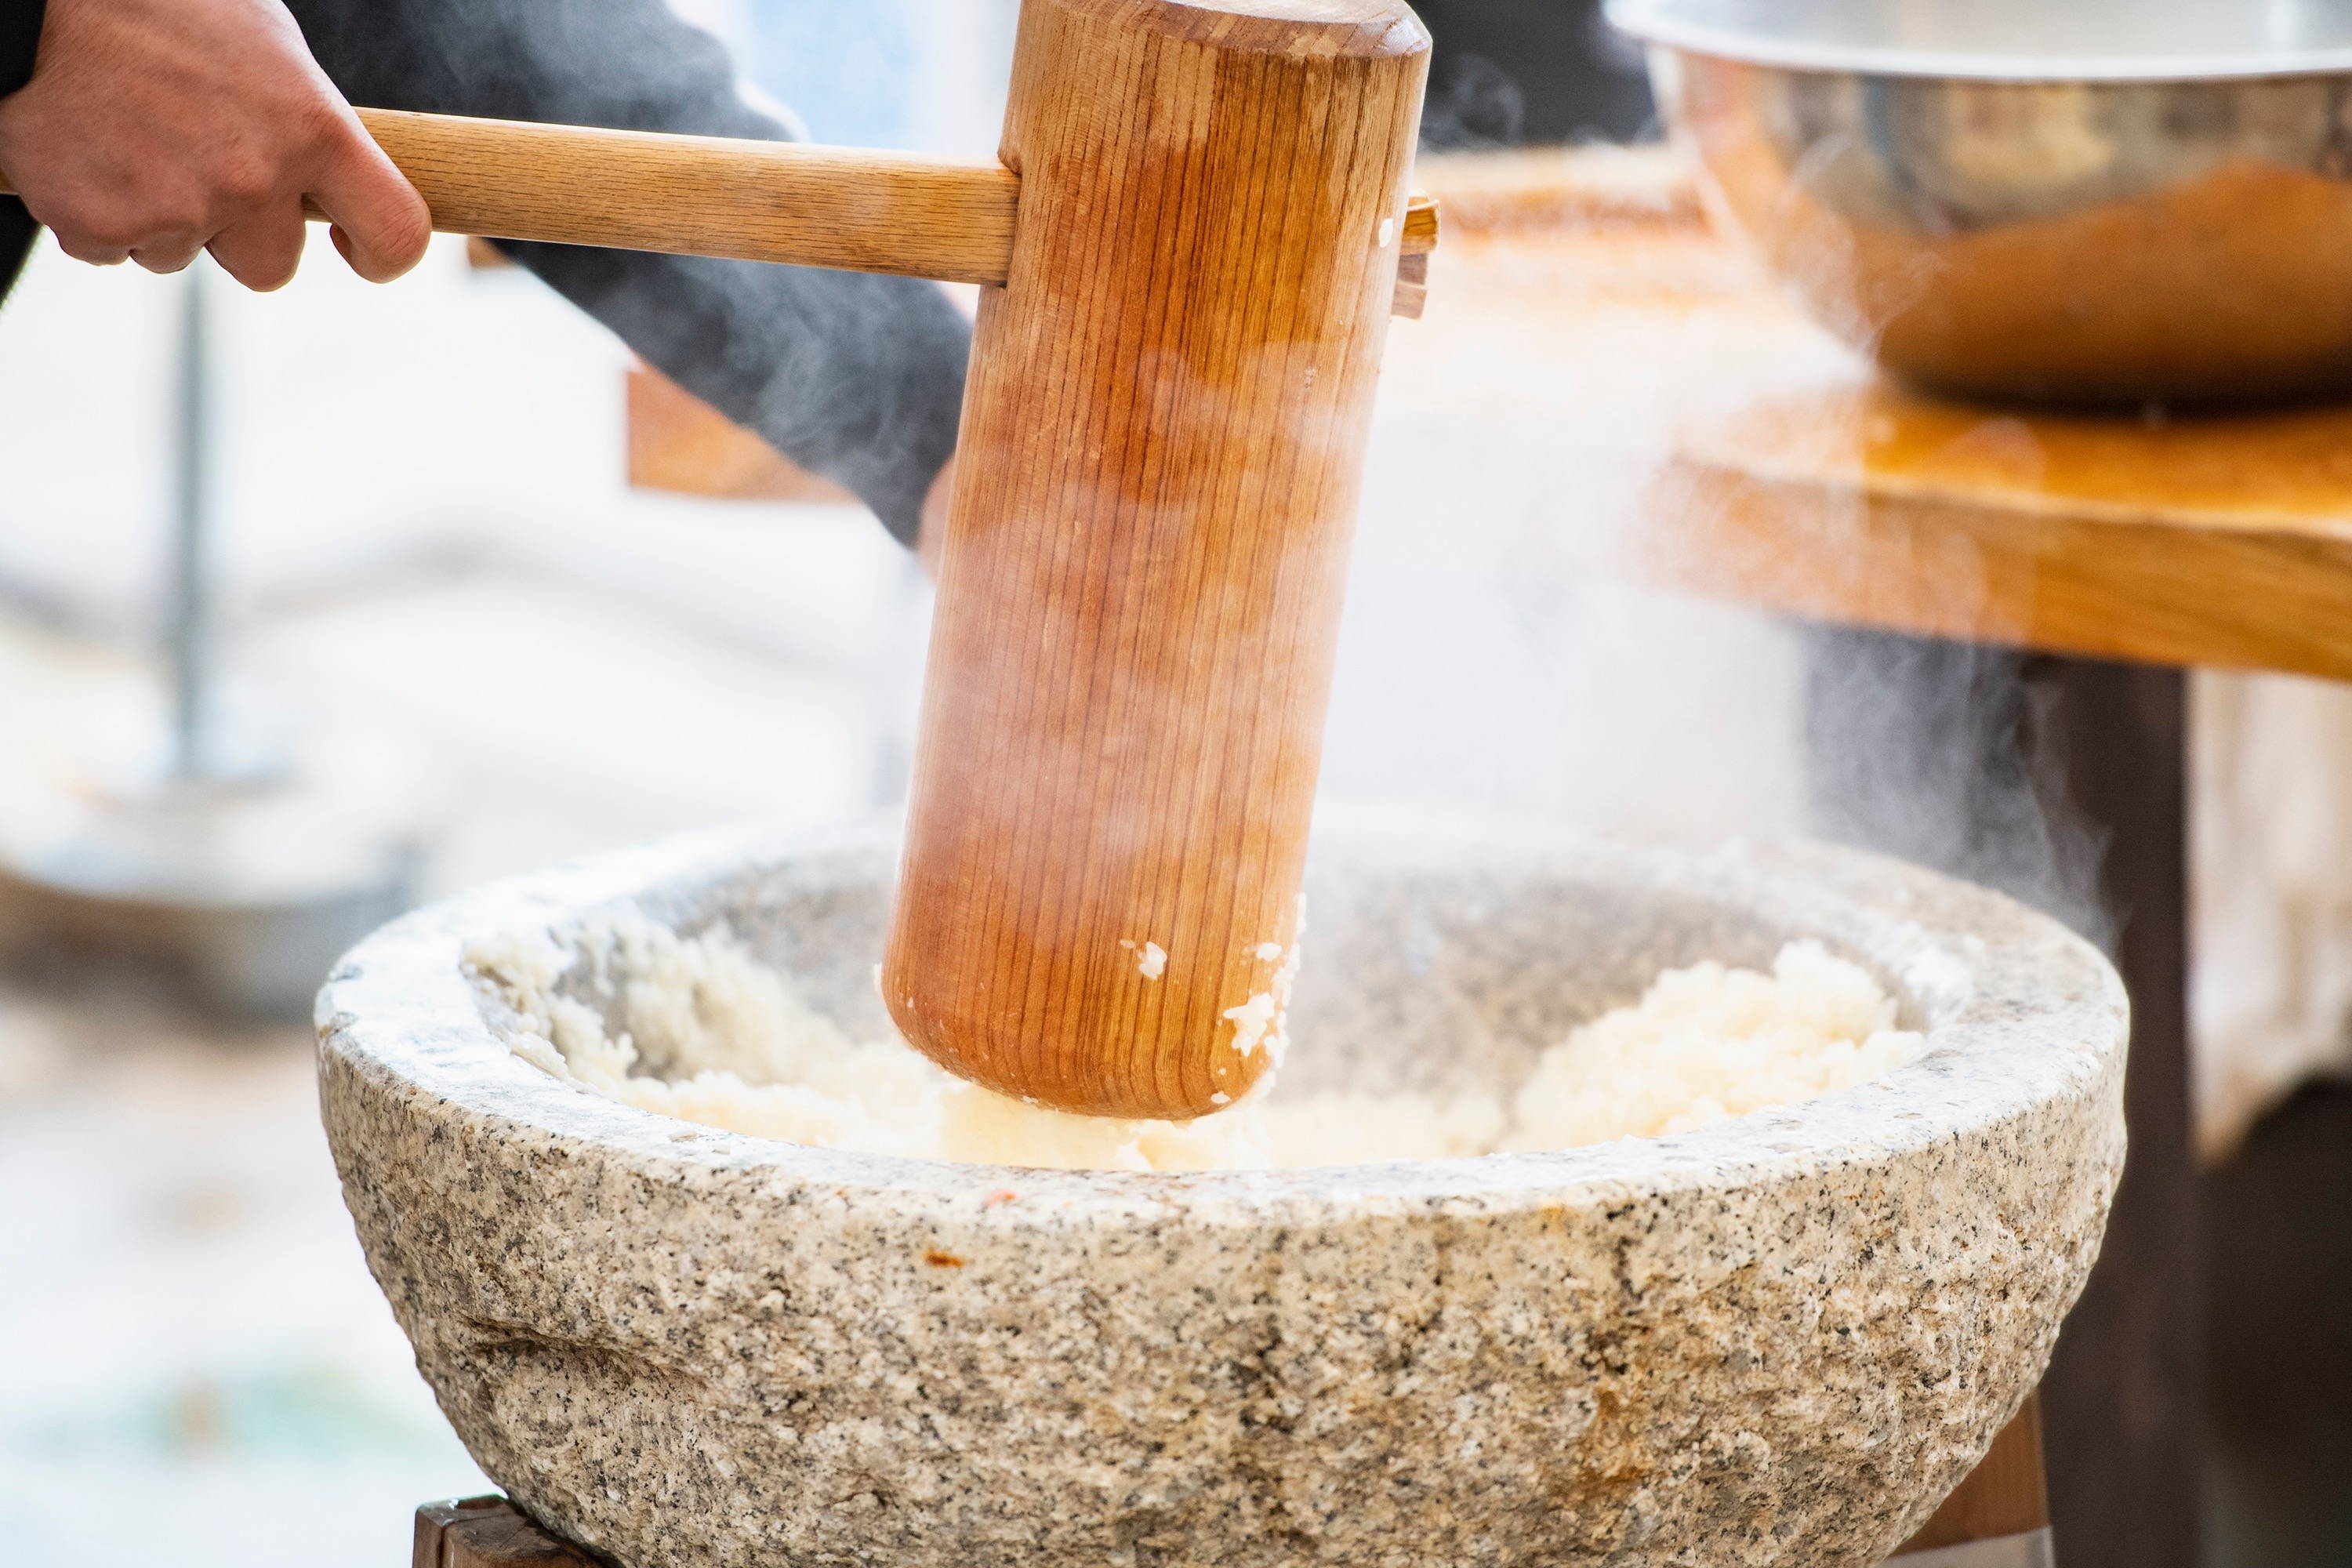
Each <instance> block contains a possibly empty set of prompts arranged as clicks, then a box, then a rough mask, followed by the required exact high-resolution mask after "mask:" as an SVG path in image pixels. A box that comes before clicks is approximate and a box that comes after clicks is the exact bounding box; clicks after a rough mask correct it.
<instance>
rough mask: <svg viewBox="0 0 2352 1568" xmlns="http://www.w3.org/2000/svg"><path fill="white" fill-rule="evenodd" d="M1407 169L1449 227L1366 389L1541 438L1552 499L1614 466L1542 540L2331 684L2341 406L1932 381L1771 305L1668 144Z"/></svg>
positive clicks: (2347, 585) (2142, 653)
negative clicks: (1381, 386) (1411, 320)
mask: <svg viewBox="0 0 2352 1568" xmlns="http://www.w3.org/2000/svg"><path fill="white" fill-rule="evenodd" d="M1419 177H1420V179H1421V180H1422V181H1423V184H1426V185H1427V186H1428V187H1429V189H1430V190H1431V191H1432V192H1433V194H1434V195H1436V196H1437V197H1438V198H1439V200H1440V201H1441V202H1442V203H1443V204H1444V207H1445V211H1446V214H1447V223H1448V239H1447V243H1446V248H1445V249H1444V251H1443V252H1442V253H1441V254H1440V255H1439V256H1438V257H1437V258H1436V279H1435V293H1434V295H1433V300H1432V304H1431V308H1430V311H1429V315H1428V319H1427V320H1426V321H1423V323H1421V325H1420V326H1419V327H1417V328H1415V329H1413V330H1412V331H1408V332H1404V333H1401V334H1400V336H1399V340H1398V342H1397V344H1396V346H1395V348H1394V349H1393V350H1392V352H1391V364H1390V369H1389V374H1388V377H1387V383H1386V388H1385V390H1384V398H1385V399H1386V400H1387V402H1388V403H1389V405H1391V406H1392V407H1395V408H1397V409H1399V410H1401V411H1406V412H1409V413H1411V414H1412V416H1415V417H1417V418H1421V419H1423V420H1424V421H1428V420H1441V419H1451V420H1453V421H1454V422H1455V423H1456V424H1464V423H1467V422H1469V421H1471V420H1476V421H1480V422H1483V423H1484V424H1485V425H1486V426H1489V427H1490V428H1491V430H1492V431H1493V432H1494V434H1493V436H1492V439H1493V440H1494V441H1495V442H1496V445H1497V447H1498V449H1499V450H1501V451H1503V453H1504V455H1506V456H1508V457H1511V458H1516V459H1524V458H1526V457H1527V456H1528V454H1531V453H1536V452H1543V453H1549V454H1553V455H1554V456H1553V458H1552V462H1553V464H1554V466H1555V468H1556V471H1558V472H1559V473H1560V474H1561V475H1563V476H1564V477H1566V478H1569V479H1572V480H1573V481H1574V484H1573V486H1572V487H1569V486H1564V487H1563V489H1562V494H1561V496H1560V497H1559V503H1560V510H1561V511H1562V512H1563V513H1565V512H1566V511H1568V510H1572V506H1571V503H1572V502H1573V500H1574V490H1576V489H1590V488H1591V483H1592V479H1591V476H1592V475H1593V474H1594V473H1596V472H1598V471H1600V467H1601V466H1604V465H1606V464H1607V463H1608V462H1610V461H1612V460H1614V461H1616V462H1619V463H1621V464H1622V465H1625V466H1627V467H1628V468H1639V469H1640V471H1641V475H1642V477H1643V485H1642V487H1641V491H1640V503H1639V505H1638V506H1637V507H1634V508H1631V509H1628V510H1627V511H1626V513H1625V515H1623V516H1622V518H1621V519H1620V520H1619V521H1621V522H1622V526H1619V527H1616V528H1614V529H1612V530H1610V531H1607V533H1606V536H1605V537H1604V536H1602V534H1601V532H1600V531H1594V530H1590V529H1587V530H1585V531H1583V532H1582V533H1581V534H1579V535H1577V536H1575V537H1568V536H1567V532H1568V531H1563V533H1562V535H1561V536H1559V537H1557V538H1555V540H1554V541H1553V544H1554V546H1555V547H1556V548H1557V549H1558V550H1559V551H1560V552H1565V553H1567V554H1568V555H1570V556H1571V557H1573V558H1575V560H1576V563H1578V564H1580V565H1582V566H1584V567H1587V568H1593V569H1600V570H1604V571H1608V572H1611V573H1612V574H1621V575H1625V576H1630V577H1633V578H1637V579H1639V580H1643V581H1646V582H1650V583H1654V584H1660V585H1664V586H1672V587H1677V588H1682V589H1687V590H1689V591H1693V592H1696V593H1700V594H1705V595H1709V596H1713V597H1719V598H1727V599H1733V600H1738V601H1741V602H1744V603H1749V604H1755V605H1764V606H1767V607H1772V608H1778V609H1782V610H1786V611H1790V612H1792V613H1795V614H1799V615H1803V616H1810V617H1813V618H1817V619H1822V620H1830V621H1839V622H1844V623H1849V624H1853V625H1858V626H1873V627H1878V628H1881V629H1887V630H1898V631H1907V632H1915V633H1920V634H1925V635H1933V636H1944V637H1966V638H1970V639H1974V640H1978V641H1986V642H1995V643H2002V644H2009V645H2014V646H2026V647H2038V648H2042V649H2046V650H2050V651H2053V652H2064V653H2074V654H2082V655H2086V656H2090V657H2095V658H2125V659H2134V660H2141V661H2149V662H2158V663H2166V664H2177V665H2216V666H2231V667H2237V668H2260V669H2279V670H2291V671H2297V672H2302V673H2305V674H2312V675H2320V676H2326V677H2331V678H2335V679H2352V406H2329V407H2320V408H2301V409H2290V410H2277V411H2269V412H2260V413H2246V414H2235V415H2222V416H2215V415H2207V416H2194V417H2192V416H2166V415H2164V414H2162V413H2160V412H2158V411H2130V412H2122V413H2114V414H2104V415H2086V414H2059V413H2051V412H2046V411H2036V410H2032V409H2009V408H1994V407H1987V406H1979V405H1967V404H1958V403H1952V402H1946V401H1939V400H1937V399H1934V398H1930V397H1927V396H1924V395H1918V394H1916V393H1912V392H1909V391H1907V390H1906V389H1904V388H1902V387H1900V386H1897V385H1894V384H1889V383H1887V382H1885V380H1883V379H1881V378H1880V377H1879V376H1877V375H1876V374H1875V373H1874V371H1873V370H1872V368H1871V367H1870V366H1869V364H1868V363H1867V362H1866V361H1864V359H1862V358H1861V357H1860V356H1859V355H1857V354H1854V353H1851V352H1849V351H1847V350H1845V349H1844V348H1843V346H1842V345H1840V344H1839V343H1837V342H1835V341H1834V340H1833V339H1832V337H1831V336H1830V335H1829V334H1828V333H1827V332H1826V331H1823V330H1822V329H1821V328H1820V327H1818V326H1816V325H1814V324H1813V323H1812V322H1811V321H1809V320H1808V319H1807V318H1805V317H1804V316H1803V315H1801V313H1800V312H1799V311H1798V310H1796V308H1795V307H1794V306H1793V305H1791V304H1790V303H1789V302H1788V301H1787V300H1784V299H1783V298H1782V296H1781V295H1780V291H1779V290H1778V289H1776V288H1775V287H1774V286H1773V284H1772V283H1771V281H1770V280H1769V279H1767V278H1766V277H1764V275H1763V274H1762V273H1761V271H1760V269H1759V268H1758V267H1757V266H1756V264H1755V263H1754V262H1753V261H1752V260H1751V259H1750V258H1748V256H1747V255H1746V254H1745V252H1744V251H1743V250H1742V249H1741V248H1740V247H1738V246H1736V245H1733V244H1731V243H1728V242H1727V241H1725V240H1723V239H1721V238H1720V237H1717V236H1716V235H1715V234H1714V233H1713V232H1712V231H1711V230H1710V229H1709V228H1708V227H1707V226H1706V223H1705V221H1704V219H1703V217H1702V216H1700V205H1699V203H1698V202H1697V201H1696V198H1695V197H1694V196H1693V195H1691V193H1690V191H1689V188H1688V185H1687V183H1686V182H1685V181H1684V180H1683V179H1682V177H1681V176H1680V175H1678V174H1677V173H1676V165H1675V163H1674V162H1673V160H1672V158H1671V155H1669V154H1664V153H1649V154H1629V153H1625V152H1623V151H1622V150H1614V149H1610V150H1599V151H1596V152H1592V153H1549V154H1544V155H1542V156H1541V157H1539V158H1538V157H1535V156H1532V155H1528V154H1507V155H1480V156H1477V157H1466V158H1465V157H1457V158H1452V159H1444V160H1426V161H1424V163H1423V167H1422V169H1421V171H1420V174H1419ZM1547 180H1549V181H1551V182H1552V184H1551V185H1550V186H1549V187H1548V186H1547V185H1546V184H1545V182H1546V181H1547ZM1480 482H1481V478H1480V476H1478V475H1475V474H1465V483H1464V487H1463V493H1464V496H1465V504H1478V503H1477V501H1476V500H1475V497H1476V494H1477V485H1478V484H1479V483H1480Z"/></svg>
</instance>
